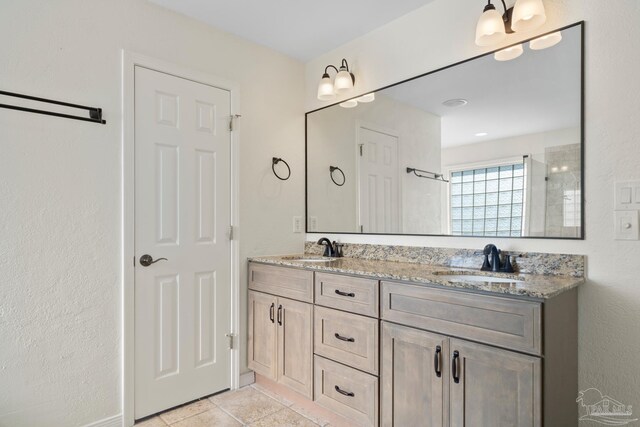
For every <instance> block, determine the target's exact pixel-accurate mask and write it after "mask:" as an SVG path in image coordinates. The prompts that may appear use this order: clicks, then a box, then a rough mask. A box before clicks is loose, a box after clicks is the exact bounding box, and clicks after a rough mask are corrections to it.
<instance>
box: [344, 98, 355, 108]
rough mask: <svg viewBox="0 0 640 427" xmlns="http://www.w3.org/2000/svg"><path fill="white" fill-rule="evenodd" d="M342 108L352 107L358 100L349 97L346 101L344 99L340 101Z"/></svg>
mask: <svg viewBox="0 0 640 427" xmlns="http://www.w3.org/2000/svg"><path fill="white" fill-rule="evenodd" d="M340 106H341V107H342V108H354V107H357V106H358V101H357V100H356V99H350V100H348V101H344V102H341V103H340Z"/></svg>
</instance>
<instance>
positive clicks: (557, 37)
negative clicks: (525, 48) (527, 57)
mask: <svg viewBox="0 0 640 427" xmlns="http://www.w3.org/2000/svg"><path fill="white" fill-rule="evenodd" d="M561 41H562V32H561V31H558V32H555V33H551V34H547V35H546V36H542V37H539V38H537V39H534V40H531V41H530V42H529V48H530V49H531V50H542V49H546V48H548V47H552V46H555V45H557V44H558V43H560V42H561Z"/></svg>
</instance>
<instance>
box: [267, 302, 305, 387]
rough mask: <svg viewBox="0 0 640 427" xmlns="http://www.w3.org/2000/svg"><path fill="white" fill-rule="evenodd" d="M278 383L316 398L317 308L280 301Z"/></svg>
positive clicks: (278, 313)
mask: <svg viewBox="0 0 640 427" xmlns="http://www.w3.org/2000/svg"><path fill="white" fill-rule="evenodd" d="M276 317H277V323H278V382H279V383H281V384H283V385H286V386H287V387H289V388H291V389H293V390H295V391H297V392H298V393H300V394H302V395H303V396H305V397H307V398H309V399H311V398H312V397H313V383H312V378H313V321H312V319H313V305H311V304H307V303H304V302H299V301H293V300H289V299H285V298H278V308H277V315H276Z"/></svg>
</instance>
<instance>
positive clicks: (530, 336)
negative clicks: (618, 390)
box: [248, 263, 578, 427]
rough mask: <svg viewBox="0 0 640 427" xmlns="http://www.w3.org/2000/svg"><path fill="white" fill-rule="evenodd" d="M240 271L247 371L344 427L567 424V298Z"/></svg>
mask: <svg viewBox="0 0 640 427" xmlns="http://www.w3.org/2000/svg"><path fill="white" fill-rule="evenodd" d="M249 271H250V275H249V278H250V279H249V289H250V290H249V328H248V329H249V340H248V342H249V350H248V359H249V367H250V368H251V369H253V370H254V371H255V372H256V373H258V374H260V375H262V376H264V377H266V378H269V379H271V380H274V381H276V382H278V383H279V384H282V385H286V386H287V387H288V388H290V389H292V390H295V391H297V392H298V393H300V394H302V395H303V396H305V397H307V398H309V399H312V400H313V401H314V402H315V403H317V404H318V405H320V406H322V407H324V408H327V409H329V410H331V411H333V412H335V413H336V414H338V415H341V416H342V417H344V418H346V419H348V420H350V423H351V424H353V425H358V426H378V425H380V426H396V427H401V426H402V427H404V426H412V425H421V426H434V427H435V426H437V427H440V426H451V427H462V426H479V427H482V426H491V427H500V426H505V427H506V426H508V427H512V426H518V427H538V426H551V427H552V426H556V425H562V426H576V425H577V420H578V416H577V410H576V409H575V408H576V405H575V398H576V397H575V396H576V394H577V387H578V385H577V384H578V381H577V357H576V352H577V290H576V289H575V288H574V289H570V290H567V291H565V292H563V293H560V294H558V295H554V296H553V297H551V298H547V299H535V298H528V297H520V296H518V295H508V296H507V295H499V294H497V293H486V292H484V293H482V292H469V291H467V290H461V289H449V288H444V287H442V286H437V285H433V286H432V285H430V284H417V283H415V282H413V283H412V282H401V281H386V280H383V281H378V280H376V279H374V278H369V277H360V276H353V275H348V274H338V273H325V272H318V271H316V272H314V271H312V270H311V269H304V268H291V267H280V266H271V265H265V264H259V263H250V270H249ZM543 396H544V399H543Z"/></svg>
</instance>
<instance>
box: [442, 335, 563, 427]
mask: <svg viewBox="0 0 640 427" xmlns="http://www.w3.org/2000/svg"><path fill="white" fill-rule="evenodd" d="M450 351H451V354H450V356H449V357H450V360H451V364H452V365H451V380H450V382H449V385H450V390H449V405H450V414H451V421H450V426H451V427H464V426H495V427H501V426H504V427H508V426H522V427H525V426H540V425H541V415H542V411H541V398H542V396H541V381H542V379H541V364H542V360H541V359H540V358H539V357H533V356H527V355H524V354H520V353H516V352H513V351H507V350H502V349H498V348H495V347H489V346H486V345H482V344H475V343H471V342H469V341H464V340H459V339H453V338H452V339H451V340H450ZM574 423H575V421H574Z"/></svg>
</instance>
